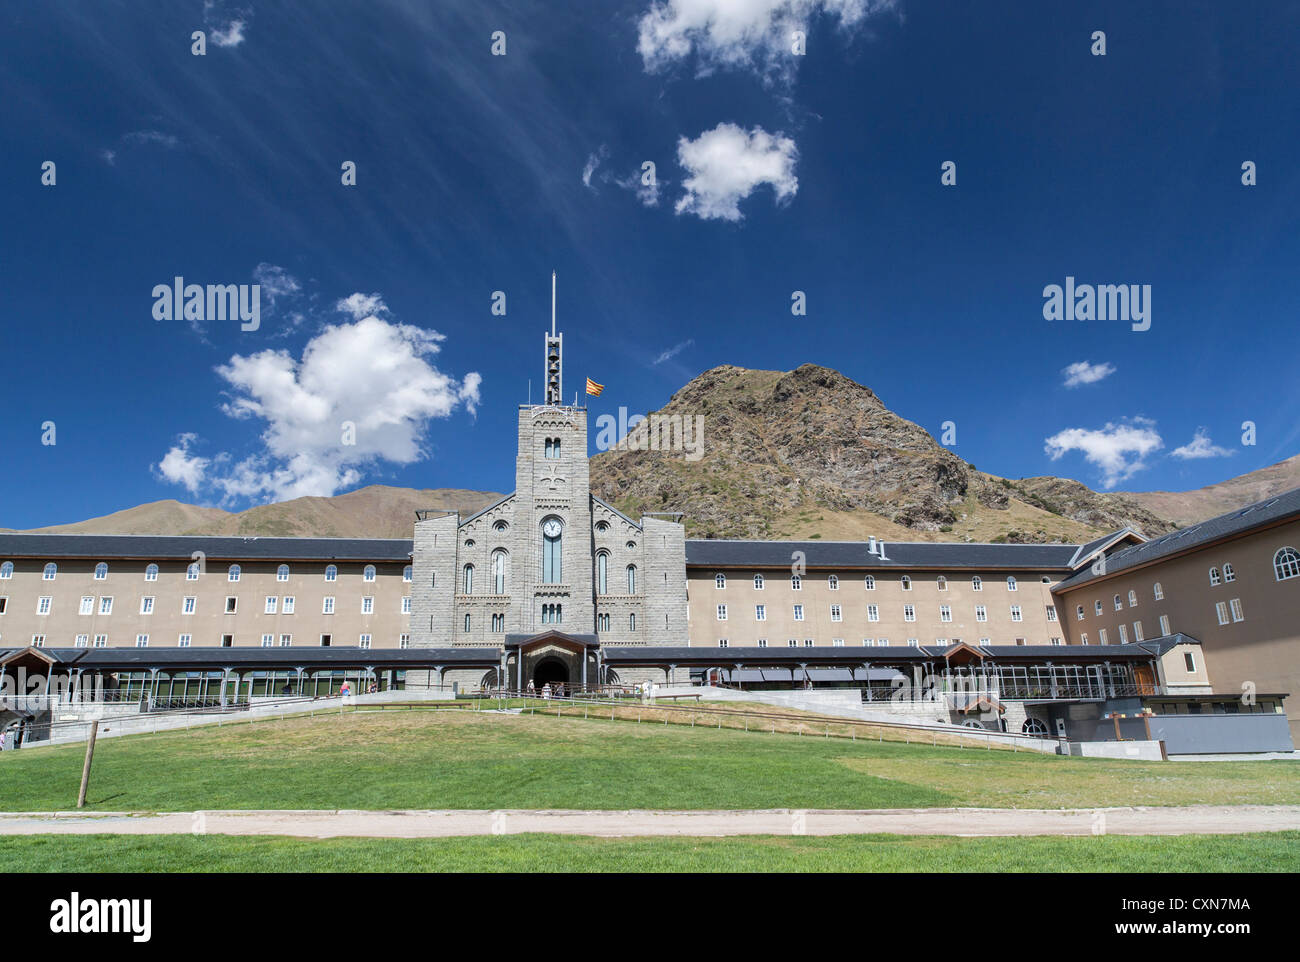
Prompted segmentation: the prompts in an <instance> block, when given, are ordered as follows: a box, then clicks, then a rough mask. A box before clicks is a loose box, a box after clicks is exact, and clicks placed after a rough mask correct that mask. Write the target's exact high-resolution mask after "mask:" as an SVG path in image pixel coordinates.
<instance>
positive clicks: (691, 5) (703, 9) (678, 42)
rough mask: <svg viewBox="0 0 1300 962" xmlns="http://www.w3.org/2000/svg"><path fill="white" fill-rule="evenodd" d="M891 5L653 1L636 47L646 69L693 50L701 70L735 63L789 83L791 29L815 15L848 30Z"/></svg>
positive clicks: (872, 1)
mask: <svg viewBox="0 0 1300 962" xmlns="http://www.w3.org/2000/svg"><path fill="white" fill-rule="evenodd" d="M894 5H895V0H655V2H652V3H651V5H650V8H649V10H647V11H646V13H645V14H644V15H642V17H641V20H640V22H639V24H638V31H637V34H638V35H637V52H638V53H639V54H640V55H641V60H642V62H643V63H644V65H645V69H646V70H648V71H654V70H659V69H661V68H663V67H666V66H668V65H670V64H672V63H674V62H676V61H679V60H684V59H685V58H686V57H688V56H690V55H691V53H694V54H695V55H696V65H697V71H698V72H699V73H700V74H708V73H711V72H712V71H713V70H714V69H716V68H718V67H731V68H735V67H739V68H746V69H752V70H756V71H758V72H760V73H762V74H763V75H764V76H765V77H768V78H771V77H773V76H776V77H779V78H781V79H782V80H784V81H786V82H789V81H790V80H791V79H793V76H794V71H795V67H796V64H797V62H798V60H799V57H798V56H796V55H795V54H794V53H793V43H794V41H793V38H792V34H793V33H794V31H796V30H802V31H803V32H804V33H805V35H806V34H807V32H808V25H809V22H810V21H811V20H812V18H813V17H814V16H816V15H818V14H824V15H825V16H828V17H833V18H834V19H836V20H837V21H838V22H839V26H840V27H841V28H842V29H845V30H848V29H849V28H852V27H855V26H857V25H858V24H860V23H861V22H862V21H863V20H865V19H866V18H867V17H868V16H870V15H872V14H875V13H879V12H881V11H883V10H889V9H892V8H893V7H894Z"/></svg>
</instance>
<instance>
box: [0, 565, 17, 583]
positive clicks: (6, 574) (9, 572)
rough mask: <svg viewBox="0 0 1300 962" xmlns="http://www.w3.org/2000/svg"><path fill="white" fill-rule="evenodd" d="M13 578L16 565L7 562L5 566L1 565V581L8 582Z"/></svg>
mask: <svg viewBox="0 0 1300 962" xmlns="http://www.w3.org/2000/svg"><path fill="white" fill-rule="evenodd" d="M13 576H14V563H13V562H12V561H6V562H5V563H4V564H0V581H8V580H9V579H10V578H12V577H13Z"/></svg>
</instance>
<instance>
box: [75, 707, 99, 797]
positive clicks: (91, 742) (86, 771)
mask: <svg viewBox="0 0 1300 962" xmlns="http://www.w3.org/2000/svg"><path fill="white" fill-rule="evenodd" d="M98 735H99V722H98V720H96V721H93V722H91V723H90V738H88V739H87V740H86V763H85V764H84V765H83V766H82V767H81V791H80V792H78V793H77V808H85V807H86V787H87V786H88V785H89V784H90V762H91V759H93V758H94V757H95V738H96V736H98Z"/></svg>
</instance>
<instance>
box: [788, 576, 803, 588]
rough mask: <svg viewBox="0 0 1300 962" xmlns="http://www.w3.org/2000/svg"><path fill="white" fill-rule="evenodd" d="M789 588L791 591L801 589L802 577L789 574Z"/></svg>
mask: <svg viewBox="0 0 1300 962" xmlns="http://www.w3.org/2000/svg"><path fill="white" fill-rule="evenodd" d="M790 590H791V591H802V590H803V579H802V578H800V577H799V576H798V575H791V576H790Z"/></svg>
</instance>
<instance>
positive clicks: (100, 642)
mask: <svg viewBox="0 0 1300 962" xmlns="http://www.w3.org/2000/svg"><path fill="white" fill-rule="evenodd" d="M95 647H96V648H107V647H108V635H96V636H95Z"/></svg>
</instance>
